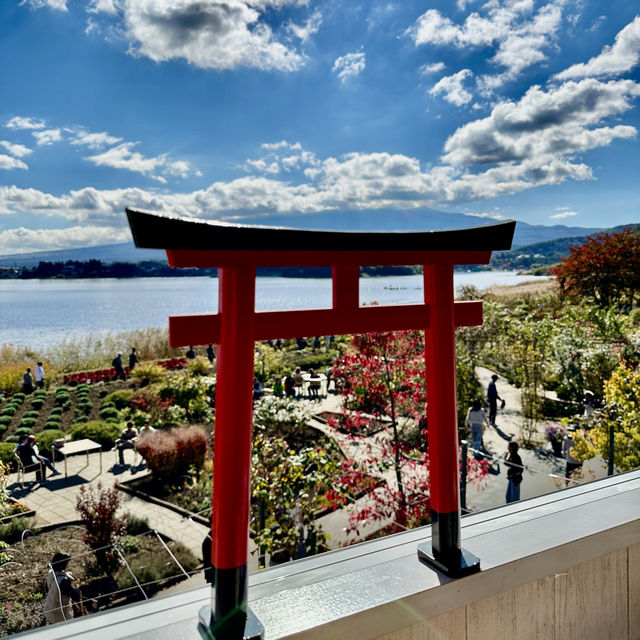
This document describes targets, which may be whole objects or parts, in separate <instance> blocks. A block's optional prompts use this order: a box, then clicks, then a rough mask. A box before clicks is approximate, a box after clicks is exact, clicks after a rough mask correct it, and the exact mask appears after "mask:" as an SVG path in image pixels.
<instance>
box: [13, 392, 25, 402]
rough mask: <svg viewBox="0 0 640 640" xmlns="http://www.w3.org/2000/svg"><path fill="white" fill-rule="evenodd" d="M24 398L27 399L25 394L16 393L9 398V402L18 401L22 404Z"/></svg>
mask: <svg viewBox="0 0 640 640" xmlns="http://www.w3.org/2000/svg"><path fill="white" fill-rule="evenodd" d="M26 397H27V396H26V394H24V393H22V391H19V392H18V393H14V394H13V397H12V398H11V400H13V401H18V402H19V403H20V404H22V403H23V402H24V399H25V398H26Z"/></svg>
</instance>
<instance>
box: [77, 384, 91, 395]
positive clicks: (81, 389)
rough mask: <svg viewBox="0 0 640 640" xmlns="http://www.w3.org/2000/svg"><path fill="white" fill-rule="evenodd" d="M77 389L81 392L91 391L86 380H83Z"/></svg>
mask: <svg viewBox="0 0 640 640" xmlns="http://www.w3.org/2000/svg"><path fill="white" fill-rule="evenodd" d="M76 390H77V391H78V392H80V391H86V392H87V393H89V385H88V384H87V383H86V382H83V383H82V384H79V385H78V386H77V387H76Z"/></svg>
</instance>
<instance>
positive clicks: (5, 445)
mask: <svg viewBox="0 0 640 640" xmlns="http://www.w3.org/2000/svg"><path fill="white" fill-rule="evenodd" d="M16 440H17V438H16ZM15 448H16V445H15V444H13V443H12V442H9V438H7V442H0V462H2V464H4V465H5V466H6V467H8V468H9V469H11V470H12V471H13V470H15V468H16V466H17V465H16V457H15V456H14V455H13V451H14V449H15Z"/></svg>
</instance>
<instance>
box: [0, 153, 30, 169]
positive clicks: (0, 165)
mask: <svg viewBox="0 0 640 640" xmlns="http://www.w3.org/2000/svg"><path fill="white" fill-rule="evenodd" d="M28 168H29V167H28V166H27V165H26V164H25V163H24V162H22V160H19V159H18V158H12V157H11V156H8V155H6V154H4V153H0V169H6V170H7V171H10V170H11V169H28Z"/></svg>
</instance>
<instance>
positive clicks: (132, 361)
mask: <svg viewBox="0 0 640 640" xmlns="http://www.w3.org/2000/svg"><path fill="white" fill-rule="evenodd" d="M137 364H140V360H138V356H137V354H136V348H135V347H131V353H130V354H129V373H131V372H132V371H133V369H134V367H135V366H136V365H137Z"/></svg>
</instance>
